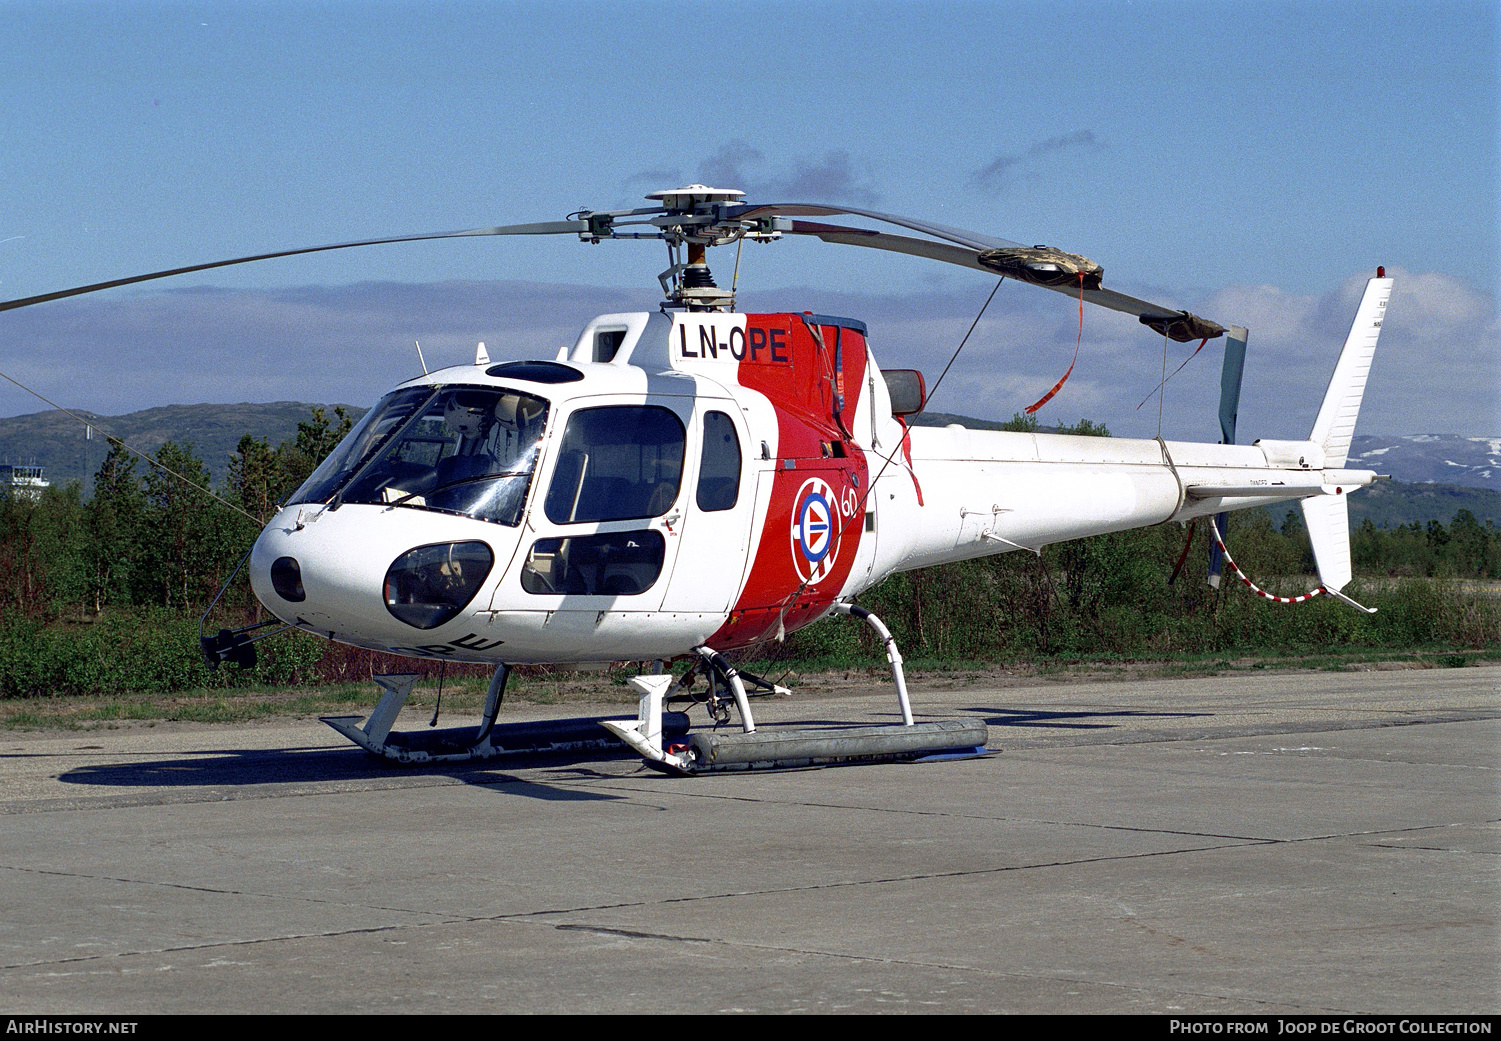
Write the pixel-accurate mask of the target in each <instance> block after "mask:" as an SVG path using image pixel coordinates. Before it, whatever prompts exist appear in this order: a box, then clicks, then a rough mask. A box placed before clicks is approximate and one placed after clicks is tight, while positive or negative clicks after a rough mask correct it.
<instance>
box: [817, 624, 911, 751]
mask: <svg viewBox="0 0 1501 1041" xmlns="http://www.w3.org/2000/svg"><path fill="white" fill-rule="evenodd" d="M833 613H834V614H847V615H850V616H852V617H854V618H861V619H864V620H865V623H866V624H867V625H869V626H870V627H871V628H872V629H874V630H875V631H876V635H878V636H880V638H881V641H882V642H883V643H884V644H885V645H886V660H887V661H888V662H890V663H891V682H893V683H895V684H896V700H897V701H898V703H900V705H901V707H902V725H903V726H908V727H910V726H911V725H912V702H911V701H910V700H909V699H908V697H907V674H906V673H904V672H903V671H902V652H901V651H899V650H897V649H896V637H894V636H892V635H891V630H890V629H887V628H886V626H885V624H884V623H882V621H881V620H880V619H879V618H877V617H876V616H875V615H873V614H871V613H870V612H869V611H867V610H866V609H865V608H863V607H856V606H855V605H854V604H835V605H834V610H833Z"/></svg>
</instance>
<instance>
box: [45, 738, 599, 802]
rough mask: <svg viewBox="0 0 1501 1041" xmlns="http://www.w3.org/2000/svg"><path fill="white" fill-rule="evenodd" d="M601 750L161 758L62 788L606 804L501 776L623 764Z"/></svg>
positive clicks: (303, 751) (65, 778) (102, 768)
mask: <svg viewBox="0 0 1501 1041" xmlns="http://www.w3.org/2000/svg"><path fill="white" fill-rule="evenodd" d="M624 757H625V754H624V752H621V753H619V754H617V753H612V752H609V751H601V750H593V751H590V752H575V753H559V752H536V753H519V754H516V755H513V756H507V757H505V762H504V763H500V762H498V761H497V760H495V759H488V760H470V761H465V762H453V763H432V764H418V765H403V764H398V763H394V762H391V761H389V760H384V759H377V758H376V757H375V756H372V755H370V754H369V753H368V752H364V751H362V750H360V749H358V748H347V749H346V748H322V747H304V748H285V749H262V748H255V749H230V750H227V751H215V752H212V753H203V754H199V755H191V756H183V757H179V758H168V759H142V760H139V761H135V762H126V763H106V764H98V765H90V766H80V767H77V768H75V769H72V770H67V771H64V772H63V773H62V774H60V775H59V776H58V780H60V781H62V782H63V783H64V784H76V785H85V786H95V787H101V788H146V789H167V788H179V789H191V788H252V787H255V786H257V785H268V784H277V785H285V784H328V783H330V782H333V783H338V782H348V783H355V784H359V783H362V782H371V781H376V782H379V781H397V780H401V779H404V778H421V777H435V776H436V777H447V778H452V779H454V780H456V781H458V782H460V783H463V784H467V785H471V786H473V787H477V788H489V789H491V790H494V791H496V792H503V793H505V794H507V795H517V796H521V797H524V798H529V799H539V800H542V801H544V802H599V801H614V800H618V799H620V798H622V796H618V795H611V794H607V793H600V792H588V791H578V790H575V789H571V788H563V787H555V786H553V785H549V784H545V783H542V782H539V781H534V780H527V779H523V778H521V777H518V776H516V775H515V774H512V773H509V772H507V771H508V770H510V769H516V768H529V769H535V768H539V767H561V768H568V769H566V770H565V772H566V773H568V774H571V775H573V776H575V777H577V778H580V779H583V778H588V777H605V776H607V775H605V774H602V773H600V772H599V771H596V770H591V769H588V767H587V766H586V765H585V763H586V762H594V761H598V760H602V759H616V758H624Z"/></svg>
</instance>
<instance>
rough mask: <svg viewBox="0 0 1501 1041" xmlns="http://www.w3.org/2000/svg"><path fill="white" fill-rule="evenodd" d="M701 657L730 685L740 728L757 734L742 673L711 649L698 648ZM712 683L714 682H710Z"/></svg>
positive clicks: (748, 732)
mask: <svg viewBox="0 0 1501 1041" xmlns="http://www.w3.org/2000/svg"><path fill="white" fill-rule="evenodd" d="M695 649H696V650H697V651H698V654H699V657H701V658H703V659H704V661H706V662H708V663H709V668H710V669H711V670H712V671H713V672H716V673H718V674H719V675H721V676H723V677H724V678H725V680H726V681H727V682H728V683H729V685H730V693H731V694H733V695H735V707H736V708H738V709H739V710H740V726H741V729H742V730H744V731H745V733H747V734H754V733H755V732H756V720H755V718H754V717H752V716H751V710H750V698H748V697H746V695H745V681H744V680H743V679H741V678H740V673H739V672H737V671H736V670H735V666H733V665H731V664H730V663H729V662H727V661H725V660H724V658H723V657H721V656H720V653H719V652H718V651H716V650H714V649H713V648H711V647H698V648H695ZM710 682H712V680H711V681H710ZM788 693H791V692H790V691H789V692H788Z"/></svg>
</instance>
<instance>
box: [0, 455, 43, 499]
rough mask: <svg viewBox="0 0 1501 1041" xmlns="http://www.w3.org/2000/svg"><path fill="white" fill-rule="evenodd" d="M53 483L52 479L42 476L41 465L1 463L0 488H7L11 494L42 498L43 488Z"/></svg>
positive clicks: (28, 497)
mask: <svg viewBox="0 0 1501 1041" xmlns="http://www.w3.org/2000/svg"><path fill="white" fill-rule="evenodd" d="M51 484H52V482H51V481H48V480H47V479H46V478H44V477H43V476H42V467H40V466H37V465H35V464H32V465H29V466H23V465H20V464H17V463H0V488H3V489H5V490H6V491H7V492H9V494H11V495H16V496H23V497H25V498H27V499H32V500H36V499H40V498H41V497H42V489H44V488H47V487H50V486H51Z"/></svg>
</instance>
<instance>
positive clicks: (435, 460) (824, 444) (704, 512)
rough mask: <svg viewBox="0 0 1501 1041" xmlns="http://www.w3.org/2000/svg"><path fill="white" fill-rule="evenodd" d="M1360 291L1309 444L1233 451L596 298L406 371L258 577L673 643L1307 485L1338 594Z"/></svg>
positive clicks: (607, 650) (528, 631)
mask: <svg viewBox="0 0 1501 1041" xmlns="http://www.w3.org/2000/svg"><path fill="white" fill-rule="evenodd" d="M1378 282H1379V283H1381V285H1380V286H1378V285H1377V283H1378ZM1372 287H1373V289H1372V290H1368V293H1367V301H1366V303H1364V304H1363V305H1362V310H1361V314H1360V315H1359V316H1357V319H1356V329H1355V330H1353V331H1352V337H1351V344H1347V347H1346V351H1345V355H1344V356H1342V360H1341V369H1337V371H1336V376H1335V381H1334V382H1333V383H1331V387H1330V393H1329V397H1328V398H1326V402H1325V407H1324V411H1323V412H1321V414H1320V419H1319V422H1318V423H1316V424H1315V428H1314V438H1311V439H1310V440H1309V441H1306V442H1269V441H1268V442H1258V443H1257V444H1255V445H1243V446H1242V445H1211V444H1194V443H1185V442H1174V441H1161V440H1132V439H1125V438H1100V437H1075V436H1061V435H1055V434H1032V433H1007V432H996V431H979V430H970V429H965V428H962V427H947V428H928V427H909V426H908V425H907V424H906V423H905V422H904V421H903V419H902V418H901V417H900V416H898V415H894V414H893V407H892V392H891V390H890V389H889V388H888V380H887V379H886V378H883V373H882V372H881V370H880V369H879V368H878V367H877V365H876V361H875V358H874V356H873V354H872V353H871V350H870V348H869V346H868V344H867V342H866V331H865V327H864V326H863V325H862V324H860V323H859V322H854V321H850V320H846V319H837V318H830V317H827V316H819V315H812V314H802V315H799V314H772V315H746V314H738V313H706V312H688V311H678V312H658V313H640V314H615V315H604V316H602V317H600V318H597V319H595V320H594V321H593V322H591V323H589V325H588V326H587V327H586V328H585V329H584V331H583V333H582V334H581V335H580V337H579V339H578V341H577V343H576V344H575V345H574V346H573V347H572V348H565V349H564V350H562V351H560V352H559V354H558V356H557V358H556V359H554V360H552V361H547V362H522V363H504V364H499V365H490V364H488V363H485V362H482V363H477V364H475V365H472V366H457V367H453V368H447V369H443V370H441V371H437V372H433V373H430V374H426V375H423V376H421V377H418V378H417V379H414V380H411V381H408V382H407V383H404V384H402V385H401V386H400V387H398V388H397V390H396V391H394V392H393V394H392V395H390V396H388V397H387V398H386V399H383V401H382V403H381V404H379V405H377V407H376V409H374V410H372V413H371V414H370V416H367V417H366V419H365V420H363V421H362V423H361V425H360V426H359V427H357V428H356V429H355V430H354V431H353V432H352V433H351V434H350V435H349V438H348V439H346V442H345V443H344V444H343V445H341V446H340V448H339V449H338V450H336V452H335V453H334V455H333V456H331V457H330V460H329V461H328V462H326V463H325V464H324V466H323V467H320V469H319V471H318V472H316V473H315V474H314V475H313V477H312V478H310V479H309V482H308V483H307V484H305V485H304V486H303V488H302V489H299V492H298V494H296V495H294V496H293V497H292V499H293V501H292V502H291V503H290V504H289V505H288V506H286V507H285V508H284V509H282V510H281V511H280V512H279V513H278V514H277V516H276V517H275V518H274V519H273V520H272V521H271V523H270V524H268V525H267V527H266V528H265V530H264V531H263V532H262V534H261V536H260V538H259V539H258V541H257V543H256V545H255V548H254V550H253V552H252V555H251V559H250V575H251V581H252V585H253V588H254V590H255V594H256V596H257V597H258V598H259V599H260V601H261V602H262V603H263V604H264V605H265V606H266V607H267V608H268V609H269V610H270V611H271V612H272V613H273V614H275V615H277V616H278V617H280V618H281V619H283V620H284V621H286V622H288V623H291V624H294V625H296V626H298V627H300V628H303V629H305V630H308V631H311V632H316V633H319V634H321V635H324V636H327V637H329V638H330V639H334V640H338V641H341V642H344V643H349V644H353V645H356V646H360V647H367V648H372V649H376V650H383V651H391V652H394V653H397V654H403V655H410V656H413V657H419V658H428V659H437V660H444V659H446V660H455V661H468V662H505V663H509V664H519V663H540V662H555V663H581V662H605V661H614V660H646V659H659V658H673V657H676V656H679V655H683V654H688V653H691V652H692V651H694V649H696V648H701V647H708V648H712V649H713V650H726V649H732V648H737V647H745V646H749V645H752V644H756V643H759V642H761V641H764V640H767V639H771V638H775V637H777V636H779V635H780V634H782V633H785V632H790V631H793V630H795V629H797V628H800V627H801V626H804V625H807V624H809V623H811V622H813V621H816V620H818V619H819V618H822V617H824V616H825V615H827V614H828V613H829V611H830V610H831V609H832V608H833V606H834V605H835V604H836V603H841V602H848V601H849V600H850V599H851V598H853V597H855V596H856V595H858V594H859V593H860V592H862V591H863V590H865V589H867V588H869V587H870V586H872V585H874V584H876V583H877V582H880V581H881V580H882V579H884V578H886V577H887V576H888V575H891V574H893V573H895V572H899V571H904V570H910V569H913V568H919V567H927V566H930V565H934V564H941V563H945V562H949V561H956V560H965V559H970V558H974V557H980V556H986V555H990V554H995V553H1004V552H1010V551H1013V550H1021V549H1026V550H1031V551H1039V550H1040V549H1041V548H1042V547H1043V546H1044V545H1047V544H1050V543H1055V542H1061V541H1065V540H1069V539H1076V538H1082V537H1085V536H1090V535H1097V534H1101V533H1104V532H1111V531H1121V530H1126V529H1130V528H1136V527H1142V526H1145V525H1150V524H1157V523H1161V522H1164V521H1169V520H1178V521H1183V520H1187V519H1190V518H1193V517H1199V516H1205V515H1210V514H1216V513H1220V512H1223V511H1227V510H1236V509H1244V508H1247V507H1252V506H1259V505H1265V504H1268V503H1274V502H1278V501H1283V500H1292V499H1308V498H1310V497H1322V498H1323V499H1325V500H1327V502H1328V503H1329V504H1331V505H1330V506H1328V507H1327V508H1326V507H1320V510H1322V512H1318V513H1316V515H1315V514H1311V515H1310V520H1311V522H1315V523H1311V524H1310V528H1316V529H1318V530H1315V531H1314V535H1315V550H1316V553H1318V555H1319V564H1320V571H1321V576H1322V578H1323V581H1324V583H1325V585H1326V586H1330V587H1331V590H1332V591H1336V592H1337V590H1338V588H1339V586H1341V585H1343V583H1344V581H1346V580H1348V577H1349V576H1348V570H1349V565H1348V544H1347V542H1346V543H1345V548H1344V550H1343V553H1344V556H1343V558H1342V559H1338V558H1339V546H1338V545H1336V543H1338V541H1339V540H1338V539H1337V538H1335V537H1334V536H1335V535H1336V534H1338V532H1339V528H1340V525H1342V524H1343V523H1344V494H1345V492H1346V491H1347V490H1348V489H1351V488H1355V487H1360V486H1363V485H1366V484H1369V483H1371V481H1373V480H1374V479H1375V476H1376V475H1375V474H1374V473H1372V472H1370V471H1351V470H1346V469H1344V468H1343V463H1344V459H1345V454H1346V452H1347V450H1348V438H1349V429H1348V428H1350V427H1353V422H1354V410H1355V409H1358V406H1359V398H1360V392H1361V391H1362V390H1363V388H1364V377H1365V368H1368V367H1369V353H1370V350H1371V349H1374V344H1375V331H1374V330H1376V329H1379V324H1380V313H1381V312H1380V308H1382V307H1384V305H1385V299H1386V297H1385V294H1386V293H1387V292H1389V290H1390V280H1387V279H1377V280H1373V281H1372ZM1378 297H1379V301H1378V300H1377V298H1378ZM1363 323H1364V324H1363ZM1366 326H1371V331H1369V334H1368V335H1365V330H1366ZM1357 332H1360V333H1362V337H1357V336H1356V333H1357ZM1357 339H1360V343H1358V344H1357V343H1356V340H1357ZM1367 340H1368V341H1369V344H1368V347H1367V346H1366V341H1367ZM1352 344H1353V345H1354V346H1353V347H1352ZM1352 351H1353V353H1354V354H1355V355H1361V354H1362V352H1364V353H1363V358H1364V361H1363V364H1364V367H1361V357H1351V356H1352ZM1347 357H1350V361H1349V363H1348V364H1347V363H1346V360H1345V359H1346V358H1347ZM1351 366H1354V368H1355V369H1358V370H1359V371H1358V372H1357V373H1356V374H1355V375H1354V376H1351V375H1350V374H1349V372H1346V375H1345V376H1344V377H1343V378H1342V377H1341V372H1342V371H1345V370H1348V369H1350V368H1351ZM1357 377H1358V378H1357ZM910 382H911V381H910V380H908V384H909V385H910ZM1352 396H1353V404H1352V402H1351V399H1352ZM908 407H910V405H909V406H908ZM1347 413H1348V417H1347V418H1348V423H1345V422H1344V420H1345V418H1346V414H1347ZM1321 431H1322V432H1321ZM476 471H480V472H476ZM1321 532H1322V533H1323V535H1325V536H1328V537H1323V536H1321V534H1320V533H1321ZM289 561H290V562H291V563H288V562H289ZM1326 571H1327V574H1326V573H1325V572H1326Z"/></svg>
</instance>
